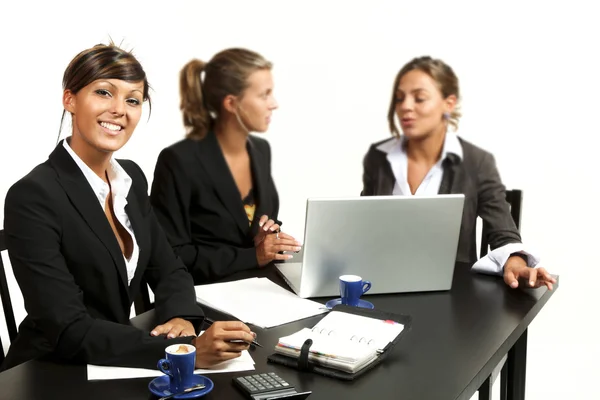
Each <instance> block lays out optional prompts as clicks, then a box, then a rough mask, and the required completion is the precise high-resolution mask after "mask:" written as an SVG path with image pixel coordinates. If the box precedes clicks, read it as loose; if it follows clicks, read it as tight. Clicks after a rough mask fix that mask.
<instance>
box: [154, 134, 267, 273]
mask: <svg viewBox="0 0 600 400" xmlns="http://www.w3.org/2000/svg"><path fill="white" fill-rule="evenodd" d="M247 148H248V152H249V154H250V160H251V169H252V178H253V191H254V198H255V204H256V211H255V213H254V221H253V222H252V225H251V226H250V224H249V221H248V217H247V215H246V212H245V211H244V206H243V203H242V199H241V195H240V192H239V190H238V188H237V186H236V184H235V181H234V179H233V175H232V174H231V171H230V169H229V166H228V165H227V162H226V161H225V157H224V156H223V152H222V151H221V147H220V146H219V143H218V141H217V138H216V136H215V135H214V133H212V132H209V133H208V134H207V135H206V137H204V138H203V139H201V140H192V139H184V140H182V141H180V142H177V143H175V144H173V145H172V146H169V147H167V148H166V149H164V150H163V151H162V152H161V153H160V155H159V156H158V160H157V162H156V168H155V170H154V180H153V181H152V190H151V195H150V198H151V201H152V206H153V207H154V210H155V212H156V215H157V217H158V220H159V222H160V223H161V225H162V226H163V228H164V230H165V232H166V234H167V237H168V239H169V242H170V243H171V245H172V246H173V249H174V250H175V253H176V254H178V255H179V256H180V257H181V258H182V260H183V262H184V263H185V265H186V266H187V267H188V270H189V271H190V273H191V274H192V275H193V277H194V282H195V283H196V284H201V283H206V282H210V281H214V280H217V279H219V278H222V277H224V276H227V275H230V274H232V273H234V272H237V271H241V270H245V269H251V268H258V261H257V259H256V249H255V247H254V242H253V238H254V236H255V235H256V233H257V230H258V220H259V219H260V217H261V216H262V215H268V216H269V218H272V219H275V220H276V219H277V214H278V212H279V197H278V195H277V190H276V189H275V184H274V183H273V179H272V177H271V149H270V147H269V144H268V142H267V141H266V140H264V139H261V138H258V137H255V136H249V137H248V144H247Z"/></svg>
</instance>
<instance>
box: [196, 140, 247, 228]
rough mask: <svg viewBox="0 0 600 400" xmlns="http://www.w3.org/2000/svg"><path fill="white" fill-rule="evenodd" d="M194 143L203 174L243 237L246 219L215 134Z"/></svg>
mask: <svg viewBox="0 0 600 400" xmlns="http://www.w3.org/2000/svg"><path fill="white" fill-rule="evenodd" d="M195 143H196V146H197V147H196V148H197V149H198V152H197V154H198V158H199V159H200V163H201V165H202V166H203V168H204V172H205V173H206V175H207V176H208V177H209V179H210V180H211V181H212V183H213V185H214V187H215V190H216V192H217V196H218V197H219V199H220V200H221V202H222V203H223V205H224V206H225V208H226V209H227V211H228V212H229V213H230V214H231V216H232V217H233V219H234V220H235V222H236V225H237V226H238V228H239V229H240V230H241V231H242V233H243V234H244V236H245V235H246V234H247V232H248V217H247V216H246V212H245V211H244V204H243V203H242V198H241V195H240V191H239V190H238V188H237V186H236V184H235V180H234V179H233V175H232V174H231V171H230V170H229V166H228V165H227V161H225V156H224V155H223V152H222V151H221V147H220V146H219V142H218V141H217V138H216V136H215V134H214V133H213V132H208V133H207V134H206V137H205V138H204V139H202V140H200V141H197V142H195Z"/></svg>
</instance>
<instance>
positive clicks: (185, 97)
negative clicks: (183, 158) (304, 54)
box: [179, 48, 273, 139]
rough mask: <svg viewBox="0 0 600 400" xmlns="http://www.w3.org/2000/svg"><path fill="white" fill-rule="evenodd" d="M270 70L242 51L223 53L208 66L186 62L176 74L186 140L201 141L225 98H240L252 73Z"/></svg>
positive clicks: (264, 62)
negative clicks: (186, 131) (230, 96)
mask: <svg viewBox="0 0 600 400" xmlns="http://www.w3.org/2000/svg"><path fill="white" fill-rule="evenodd" d="M272 67H273V64H272V63H271V62H269V61H267V60H266V59H265V58H264V57H263V56H261V55H260V54H258V53H256V52H253V51H250V50H247V49H242V48H233V49H227V50H223V51H221V52H219V53H217V54H215V56H214V57H213V58H212V59H211V60H210V61H209V62H208V63H205V62H203V61H200V60H198V59H193V60H191V61H189V62H188V63H187V64H186V65H185V66H184V67H183V68H182V70H181V72H180V75H179V94H180V97H181V103H180V109H181V111H182V114H183V124H184V126H185V127H186V128H187V130H188V133H187V135H186V137H188V138H190V139H201V138H203V137H204V136H205V135H206V133H207V132H208V131H209V130H210V129H212V128H213V125H214V120H215V119H216V118H218V116H219V114H220V112H221V107H222V105H223V100H224V99H225V97H226V96H228V95H234V96H240V95H242V94H243V93H244V90H246V89H247V88H248V78H249V77H250V75H251V74H252V73H253V72H255V71H258V70H261V69H271V68H272ZM202 73H204V79H202Z"/></svg>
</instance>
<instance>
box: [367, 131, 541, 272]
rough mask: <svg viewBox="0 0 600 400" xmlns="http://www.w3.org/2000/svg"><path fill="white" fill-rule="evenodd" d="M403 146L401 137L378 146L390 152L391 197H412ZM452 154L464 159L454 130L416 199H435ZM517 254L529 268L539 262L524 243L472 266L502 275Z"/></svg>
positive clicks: (511, 245)
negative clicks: (392, 184)
mask: <svg viewBox="0 0 600 400" xmlns="http://www.w3.org/2000/svg"><path fill="white" fill-rule="evenodd" d="M403 143H404V140H403V139H402V138H400V139H397V138H396V139H392V140H389V141H387V142H384V143H382V144H380V145H379V146H377V149H378V150H380V151H383V152H384V153H387V160H388V162H389V163H390V166H391V167H392V172H393V173H394V178H395V179H396V182H395V183H394V189H393V191H392V194H393V195H397V196H411V195H412V193H411V191H410V186H409V185H408V155H407V154H406V149H405V147H404V146H403ZM450 153H452V154H455V155H457V156H458V157H459V158H460V159H461V160H462V157H463V151H462V146H461V144H460V141H459V140H458V136H457V135H456V133H454V132H452V131H447V132H446V137H445V139H444V146H443V148H442V155H441V157H440V159H439V160H438V162H437V163H435V165H434V166H433V167H431V169H430V170H429V172H428V173H427V175H425V178H424V179H423V181H422V182H421V184H420V185H419V187H418V188H417V190H416V191H415V194H414V195H415V196H435V195H437V194H438V192H439V190H440V185H441V184H442V178H443V176H444V169H443V167H442V162H443V161H444V160H445V159H446V157H447V156H448V154H450ZM517 252H521V253H523V254H525V255H526V256H527V259H528V262H527V264H528V265H529V266H530V267H535V266H536V265H537V264H538V263H539V258H538V257H536V256H534V255H533V254H531V253H529V252H527V251H525V247H524V246H523V244H522V243H509V244H507V245H504V246H501V247H498V248H497V249H495V250H493V251H491V252H489V253H488V254H487V255H486V256H485V257H482V258H480V259H479V260H478V261H477V262H476V263H475V264H474V265H473V270H474V271H477V272H481V273H486V274H493V275H502V273H503V271H504V264H506V261H507V260H508V258H509V257H510V255H511V254H512V253H517Z"/></svg>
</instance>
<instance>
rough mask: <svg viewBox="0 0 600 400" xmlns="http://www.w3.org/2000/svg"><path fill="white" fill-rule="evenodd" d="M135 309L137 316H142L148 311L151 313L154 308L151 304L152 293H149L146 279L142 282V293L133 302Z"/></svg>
mask: <svg viewBox="0 0 600 400" xmlns="http://www.w3.org/2000/svg"><path fill="white" fill-rule="evenodd" d="M133 306H134V307H135V315H140V314H143V313H145V312H146V311H150V310H152V309H153V308H154V303H151V302H150V292H149V291H148V284H147V282H146V280H145V279H144V278H142V282H140V293H139V294H138V295H137V297H136V298H135V300H134V301H133Z"/></svg>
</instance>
